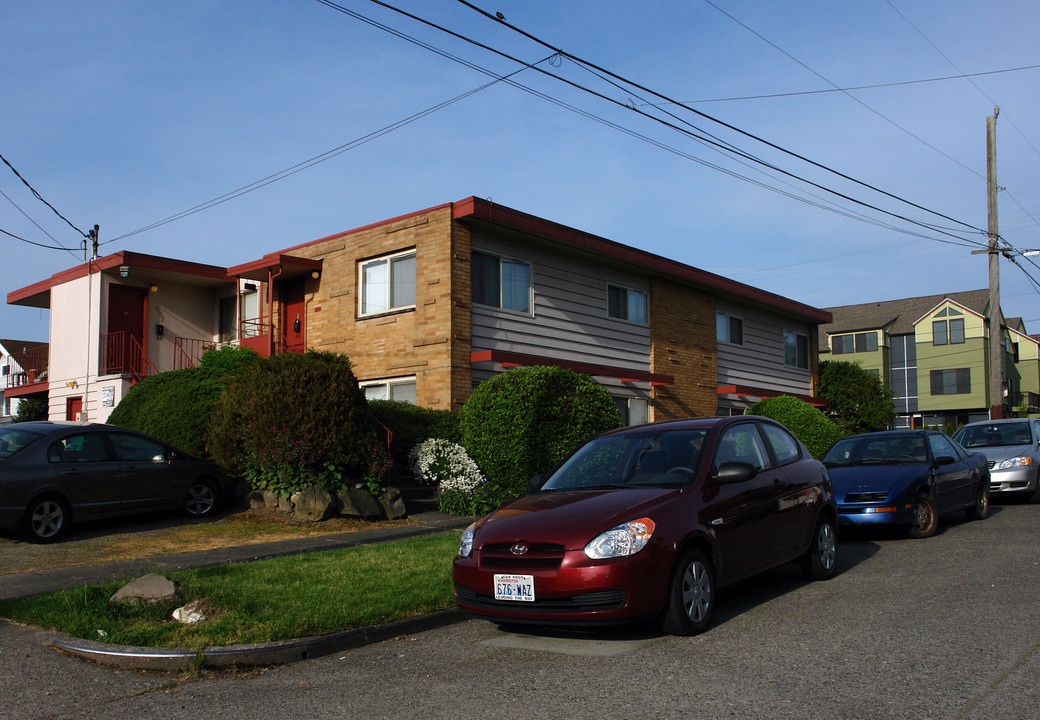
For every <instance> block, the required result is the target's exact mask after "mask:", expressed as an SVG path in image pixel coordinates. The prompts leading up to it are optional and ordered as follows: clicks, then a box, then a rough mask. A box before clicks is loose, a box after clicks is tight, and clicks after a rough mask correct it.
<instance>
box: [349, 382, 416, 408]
mask: <svg viewBox="0 0 1040 720" xmlns="http://www.w3.org/2000/svg"><path fill="white" fill-rule="evenodd" d="M358 384H359V385H360V386H361V391H362V392H364V393H365V399H366V400H396V401H398V402H406V403H411V404H412V405H415V377H407V378H394V379H392V380H367V381H365V382H363V383H358Z"/></svg>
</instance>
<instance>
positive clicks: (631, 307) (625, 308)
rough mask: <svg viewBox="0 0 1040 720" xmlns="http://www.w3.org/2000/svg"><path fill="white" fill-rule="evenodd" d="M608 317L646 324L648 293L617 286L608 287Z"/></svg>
mask: <svg viewBox="0 0 1040 720" xmlns="http://www.w3.org/2000/svg"><path fill="white" fill-rule="evenodd" d="M607 315H609V316H610V317H612V318H618V319H620V320H630V321H632V322H637V323H643V324H644V325H645V324H646V293H645V292H642V291H641V290H629V289H628V288H623V287H618V286H617V285H608V286H607Z"/></svg>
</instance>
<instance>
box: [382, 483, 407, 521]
mask: <svg viewBox="0 0 1040 720" xmlns="http://www.w3.org/2000/svg"><path fill="white" fill-rule="evenodd" d="M379 504H380V505H382V506H383V512H384V513H386V519H387V520H400V519H401V518H405V517H408V510H407V508H405V506H404V500H402V499H401V491H400V490H398V489H397V488H394V487H392V488H387V489H386V492H384V493H383V495H382V496H381V497H380V498H379Z"/></svg>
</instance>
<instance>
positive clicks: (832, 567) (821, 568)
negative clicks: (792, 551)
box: [802, 515, 838, 580]
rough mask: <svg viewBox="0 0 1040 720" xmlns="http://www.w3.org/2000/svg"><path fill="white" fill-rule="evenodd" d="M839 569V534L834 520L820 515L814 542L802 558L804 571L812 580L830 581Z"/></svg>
mask: <svg viewBox="0 0 1040 720" xmlns="http://www.w3.org/2000/svg"><path fill="white" fill-rule="evenodd" d="M837 569H838V533H837V531H836V530H835V529H834V520H832V519H831V518H830V516H828V515H820V519H819V520H817V521H816V529H815V530H814V531H813V540H812V543H810V544H809V549H808V550H806V552H805V555H804V556H803V557H802V571H803V572H804V573H805V576H806V577H807V578H809V579H810V580H830V579H831V578H832V577H834V573H835V572H836V571H837Z"/></svg>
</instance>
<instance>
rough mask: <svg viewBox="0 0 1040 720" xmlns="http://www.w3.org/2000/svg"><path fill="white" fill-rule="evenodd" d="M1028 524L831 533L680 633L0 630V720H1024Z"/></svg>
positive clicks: (1031, 664)
mask: <svg viewBox="0 0 1040 720" xmlns="http://www.w3.org/2000/svg"><path fill="white" fill-rule="evenodd" d="M1038 530H1040V505H1004V506H1000V505H998V506H996V507H995V508H994V514H993V516H992V517H990V518H989V519H988V520H985V521H983V522H968V521H961V520H959V519H957V520H952V521H947V523H946V524H945V525H944V526H943V528H942V529H941V530H940V533H939V534H938V535H937V536H935V537H933V538H930V539H927V540H916V541H911V540H905V539H902V538H900V537H899V536H898V535H891V534H882V535H859V536H855V537H852V538H845V537H843V539H842V540H843V541H842V544H841V550H840V560H839V574H838V576H837V577H835V578H834V579H833V580H831V581H829V582H825V583H806V582H805V581H803V580H802V579H801V575H800V573H799V572H798V571H797V570H796V569H794V568H782V569H780V570H777V571H774V572H772V573H769V574H768V575H766V576H765V577H762V578H759V579H757V580H755V581H752V582H749V583H745V584H743V585H740V586H737V587H734V588H730V589H729V590H727V591H724V592H723V593H722V594H720V597H719V605H717V607H716V619H715V624H714V625H713V627H712V628H711V629H709V630H708V632H706V633H705V634H703V635H701V636H698V637H695V638H675V637H668V636H663V635H661V634H660V633H659V632H657V631H656V629H655V628H653V627H652V626H644V627H637V628H633V629H627V630H614V631H601V632H585V633H563V632H544V633H538V632H507V631H504V630H502V629H500V628H499V627H497V626H496V625H493V624H491V623H488V622H485V621H479V620H473V621H468V622H464V623H462V624H459V625H455V626H451V627H448V628H441V629H438V630H433V631H429V632H425V633H421V634H419V635H415V636H410V637H403V638H399V639H396V640H391V641H387V642H383V643H378V644H375V645H370V646H367V647H363V648H360V649H357V650H352V651H350V652H346V653H342V654H337V655H331V656H327V657H323V658H319V659H317V660H311V661H305V662H301V663H297V664H294V665H290V666H285V667H281V668H274V669H269V670H264V671H257V672H250V673H243V674H238V675H222V674H217V675H203V676H202V677H199V678H196V679H188V680H186V681H184V680H181V679H178V678H171V677H163V676H153V675H141V674H137V673H118V672H114V671H111V670H105V669H101V668H97V667H93V666H90V665H87V664H85V663H82V662H80V661H77V660H73V659H71V658H66V657H63V656H60V655H58V654H56V653H54V652H53V651H51V650H49V649H46V648H43V647H41V644H40V643H41V641H42V640H44V639H46V636H45V634H42V633H39V632H38V631H34V630H30V629H26V628H21V627H15V626H12V625H10V624H4V623H0V688H3V690H2V691H0V692H2V693H3V696H4V698H5V701H6V702H5V704H4V705H3V707H2V709H0V717H11V718H66V717H67V718H78V717H92V718H96V719H98V720H101V719H104V718H125V717H164V718H172V719H177V718H185V719H188V718H191V719H194V718H196V717H199V716H200V715H205V716H218V717H223V718H255V717H275V716H278V717H307V718H429V719H430V720H435V719H438V718H445V719H451V720H457V718H459V717H474V718H498V717H510V718H549V717H551V718H595V719H596V720H601V719H602V718H686V719H688V718H726V717H733V718H769V719H770V720H776V719H777V718H822V717H827V718H839V719H840V718H849V719H855V720H864V719H865V718H915V719H919V718H958V719H960V718H963V719H965V720H967V719H971V720H975V719H978V720H983V719H985V720H990V719H991V718H997V717H999V718H1010V717H1017V718H1025V717H1037V710H1036V708H1038V707H1040V683H1037V678H1038V677H1040V652H1038V648H1040V622H1038V616H1040V609H1038V605H1037V600H1036V598H1037V597H1040V532H1038ZM329 593H330V601H332V602H350V597H349V594H348V593H347V592H346V591H345V589H342V588H329Z"/></svg>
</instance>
